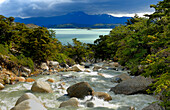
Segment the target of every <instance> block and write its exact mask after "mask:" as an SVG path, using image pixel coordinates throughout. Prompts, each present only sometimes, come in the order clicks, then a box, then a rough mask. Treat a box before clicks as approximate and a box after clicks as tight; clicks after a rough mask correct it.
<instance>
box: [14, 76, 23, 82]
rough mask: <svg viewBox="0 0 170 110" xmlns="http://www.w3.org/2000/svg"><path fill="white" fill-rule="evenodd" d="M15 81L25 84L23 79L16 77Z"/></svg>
mask: <svg viewBox="0 0 170 110" xmlns="http://www.w3.org/2000/svg"><path fill="white" fill-rule="evenodd" d="M16 80H17V81H19V82H25V78H24V77H16Z"/></svg>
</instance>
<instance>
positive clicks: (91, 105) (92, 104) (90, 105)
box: [86, 101, 94, 107]
mask: <svg viewBox="0 0 170 110" xmlns="http://www.w3.org/2000/svg"><path fill="white" fill-rule="evenodd" d="M86 106H87V107H94V103H93V102H90V101H88V102H86Z"/></svg>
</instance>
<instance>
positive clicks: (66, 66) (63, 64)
mask: <svg viewBox="0 0 170 110" xmlns="http://www.w3.org/2000/svg"><path fill="white" fill-rule="evenodd" d="M60 66H61V67H62V68H69V66H68V65H67V64H66V63H64V62H63V63H60Z"/></svg>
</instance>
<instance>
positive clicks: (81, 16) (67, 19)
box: [15, 12, 130, 27]
mask: <svg viewBox="0 0 170 110" xmlns="http://www.w3.org/2000/svg"><path fill="white" fill-rule="evenodd" d="M127 19H130V17H113V16H111V15H107V14H102V15H88V14H86V13H84V12H73V13H68V14H66V15H62V16H53V17H32V18H25V19H22V18H15V22H20V23H25V24H31V23H32V24H36V25H38V26H45V27H52V26H54V25H60V24H74V25H75V24H78V25H76V27H87V26H90V27H91V25H95V24H112V25H113V24H125V22H126V21H127Z"/></svg>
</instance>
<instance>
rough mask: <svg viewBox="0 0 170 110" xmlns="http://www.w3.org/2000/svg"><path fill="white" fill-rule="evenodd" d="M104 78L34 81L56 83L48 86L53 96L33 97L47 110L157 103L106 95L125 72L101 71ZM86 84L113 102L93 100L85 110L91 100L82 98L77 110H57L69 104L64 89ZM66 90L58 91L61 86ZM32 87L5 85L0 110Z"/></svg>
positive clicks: (64, 75) (64, 76)
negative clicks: (64, 103) (64, 104)
mask: <svg viewBox="0 0 170 110" xmlns="http://www.w3.org/2000/svg"><path fill="white" fill-rule="evenodd" d="M100 73H103V75H104V77H102V76H99V75H98V74H97V72H90V73H87V72H60V73H56V74H54V75H49V76H48V75H47V76H38V77H33V78H34V79H36V80H42V81H46V80H47V79H49V78H52V79H54V80H55V83H50V84H51V87H52V89H53V91H54V93H33V94H34V95H36V96H37V97H38V98H39V99H40V100H41V101H42V102H43V103H44V104H45V106H47V107H48V110H116V109H118V108H119V107H122V106H133V107H135V110H141V109H142V108H144V107H145V106H148V105H149V104H150V103H152V102H154V101H156V99H155V98H154V97H153V96H149V95H144V94H137V95H115V94H114V93H113V92H109V90H110V88H111V87H114V86H115V85H116V84H117V83H113V82H111V78H112V77H114V76H116V75H118V74H121V73H125V71H124V72H123V71H114V70H101V71H100ZM70 76H76V78H70ZM81 81H86V82H88V83H89V84H90V85H91V87H92V88H93V89H94V91H98V92H106V93H109V94H110V95H111V97H112V100H111V101H109V102H106V101H103V100H102V99H98V98H97V97H94V98H93V100H92V102H93V103H94V108H88V107H86V104H85V102H86V101H87V100H88V99H90V98H91V96H87V97H85V99H83V100H80V99H79V102H80V105H79V108H78V109H76V108H70V107H69V108H58V107H59V105H60V103H61V102H63V101H65V100H68V99H69V98H68V97H67V96H64V95H65V94H67V92H66V89H67V88H68V87H69V86H70V85H73V84H75V83H78V82H81ZM63 82H64V83H65V85H64V84H62V85H63V87H64V88H65V90H62V89H59V88H60V85H61V83H63ZM32 84H33V83H18V84H15V85H8V86H6V88H5V89H4V90H1V91H0V109H1V110H10V109H11V108H12V107H13V106H14V105H15V103H16V101H17V99H18V98H19V97H20V96H22V95H23V94H24V93H27V92H31V91H30V89H31V86H32Z"/></svg>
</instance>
